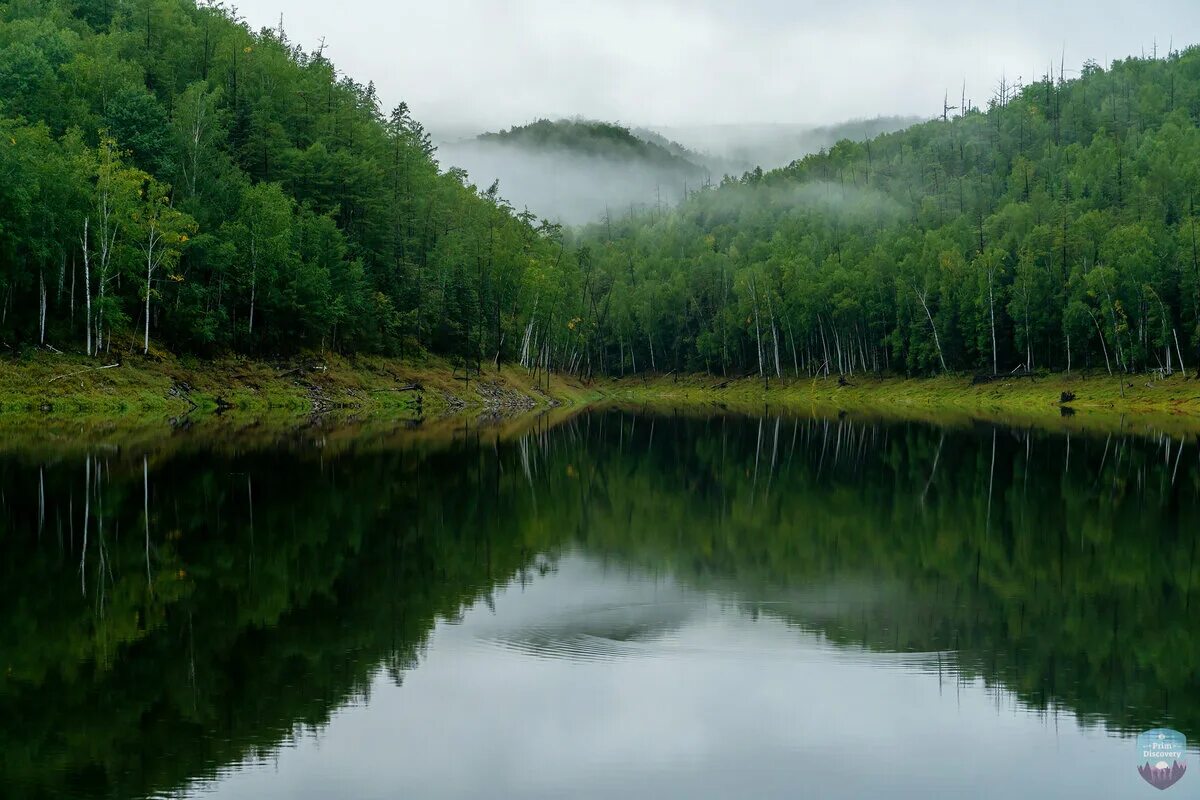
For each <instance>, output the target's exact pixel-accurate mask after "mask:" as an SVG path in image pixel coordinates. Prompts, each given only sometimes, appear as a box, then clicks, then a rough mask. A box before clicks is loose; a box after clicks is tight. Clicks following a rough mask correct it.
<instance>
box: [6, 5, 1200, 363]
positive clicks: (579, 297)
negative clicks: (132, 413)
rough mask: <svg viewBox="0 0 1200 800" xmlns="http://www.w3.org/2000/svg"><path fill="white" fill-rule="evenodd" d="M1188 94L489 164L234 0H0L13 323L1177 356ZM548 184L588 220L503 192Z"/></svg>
mask: <svg viewBox="0 0 1200 800" xmlns="http://www.w3.org/2000/svg"><path fill="white" fill-rule="evenodd" d="M1198 118H1200V49H1197V48H1190V49H1187V50H1183V51H1176V52H1172V53H1170V54H1169V55H1168V56H1167V57H1166V58H1147V57H1142V58H1129V59H1125V60H1121V61H1117V62H1115V63H1113V64H1112V65H1111V66H1109V67H1102V66H1100V65H1098V64H1095V63H1090V62H1089V63H1088V64H1087V65H1085V67H1084V69H1083V70H1082V73H1081V75H1080V77H1079V78H1077V79H1072V80H1064V79H1063V78H1062V76H1046V77H1044V78H1043V79H1041V80H1039V81H1036V82H1034V83H1031V84H1029V85H1028V86H1024V87H1012V86H1007V85H1006V86H1004V87H1003V88H1002V89H1000V90H999V91H998V93H997V95H996V96H995V97H994V98H992V99H991V101H990V102H989V103H988V105H987V107H986V108H971V109H969V110H967V112H966V113H965V114H962V115H961V116H958V117H954V118H951V119H949V120H946V121H943V120H936V121H931V122H926V123H922V124H919V125H915V126H912V127H910V128H907V129H905V130H903V131H898V132H893V133H884V134H881V135H879V136H876V137H874V138H870V139H867V140H865V141H853V140H842V141H840V142H838V143H837V144H835V145H833V146H832V147H829V148H827V149H826V150H825V151H822V152H819V153H815V154H812V155H809V156H806V157H804V158H802V159H800V160H797V161H794V162H793V163H791V164H789V165H788V166H787V167H783V168H780V169H776V170H773V171H767V172H763V171H762V170H760V169H756V170H753V171H751V172H748V173H746V174H744V175H743V176H742V177H740V178H726V179H724V180H721V181H720V184H719V185H715V186H712V185H709V183H708V182H707V181H706V180H704V179H703V178H702V177H701V176H699V175H697V174H696V170H697V165H695V164H694V163H693V162H692V161H690V160H688V159H687V158H686V157H685V156H684V155H683V154H682V153H680V152H675V151H674V150H673V149H672V148H671V147H668V146H666V145H664V144H662V143H661V142H659V141H657V140H654V141H647V140H645V139H641V138H639V137H637V136H636V135H634V134H633V133H632V132H630V131H628V130H626V129H624V128H620V127H619V126H612V125H605V124H602V123H585V122H575V123H565V124H564V123H546V122H541V123H535V124H534V125H532V126H526V127H525V128H518V129H515V130H509V131H506V132H503V133H500V134H496V135H495V136H493V137H484V139H482V140H480V141H478V142H477V144H478V145H480V146H483V147H489V148H491V147H498V148H502V149H503V150H504V151H505V153H504V157H507V156H508V155H509V154H510V153H511V151H514V150H518V151H526V150H527V149H528V148H527V145H528V146H530V147H533V148H534V149H535V156H536V158H535V160H534V161H533V162H530V163H533V164H534V165H535V166H536V167H537V169H533V170H532V171H531V172H530V173H529V174H530V175H531V176H532V177H531V178H530V184H529V186H528V187H522V186H520V185H519V183H518V182H516V181H513V180H510V179H505V180H502V181H501V182H500V184H499V185H495V184H494V183H493V177H491V176H489V177H487V178H486V179H485V178H484V177H482V176H485V175H488V170H486V169H482V170H481V169H475V170H472V171H471V172H470V173H469V175H470V178H468V174H467V173H464V172H463V171H461V170H456V169H445V171H439V166H438V159H440V161H441V163H442V164H443V165H445V164H452V163H454V161H453V159H452V158H448V154H447V152H445V151H443V152H442V153H436V151H435V148H434V146H433V144H432V142H431V140H430V137H429V135H428V134H427V133H426V132H425V129H424V128H423V127H422V126H421V124H420V123H418V122H417V121H416V120H414V119H413V118H412V116H411V115H410V114H409V112H408V109H407V107H406V106H405V105H404V104H402V103H401V104H399V105H398V106H397V107H395V108H394V109H393V110H392V111H391V112H388V113H385V112H384V111H383V110H382V109H381V107H380V103H379V99H378V97H377V94H376V92H375V89H374V87H373V86H372V85H371V84H369V83H368V84H366V85H363V84H359V83H357V82H355V81H353V80H351V79H349V78H347V77H344V76H341V75H339V74H338V73H337V71H336V68H335V67H334V65H333V64H331V63H330V62H329V60H328V59H327V58H325V56H324V55H323V54H322V53H320V52H316V53H312V52H306V51H305V50H304V49H302V48H300V47H298V46H296V45H295V44H293V43H292V42H290V41H289V40H288V38H287V35H286V33H285V32H284V31H283V30H263V31H260V32H258V33H253V32H251V31H250V30H248V29H247V27H246V25H245V24H244V23H242V22H240V21H238V20H237V19H235V18H234V17H233V16H232V12H230V11H228V10H226V9H224V8H222V7H217V6H209V5H205V6H204V7H198V6H197V5H196V4H195V3H194V2H191V1H190V0H148V2H147V3H146V4H144V5H143V6H139V8H138V10H137V11H136V13H135V12H133V11H132V10H130V9H129V8H128V7H126V6H123V5H120V4H108V3H99V2H90V0H89V1H87V2H85V1H83V0H48V1H47V2H42V3H36V4H29V3H0V175H3V176H4V177H5V180H4V181H2V182H0V350H2V351H3V352H4V353H5V354H11V355H13V356H18V355H20V354H21V353H23V352H27V351H29V350H31V349H32V348H37V347H42V348H54V349H57V350H64V351H68V352H74V353H80V352H83V353H87V354H88V355H90V356H91V357H93V358H99V357H101V356H102V357H103V358H104V362H105V363H109V362H110V361H111V360H115V359H117V358H118V357H130V356H134V355H137V354H141V357H146V358H155V357H158V355H159V354H160V353H161V351H162V350H170V351H175V352H180V353H188V354H195V355H200V356H204V357H213V356H221V355H228V354H250V355H253V356H257V357H260V358H273V357H276V356H280V355H287V354H289V353H294V352H297V351H301V350H306V349H307V350H311V349H329V350H335V351H339V352H341V353H345V354H353V353H380V354H386V355H398V356H401V357H404V356H406V355H412V354H414V353H418V352H430V353H433V354H436V355H441V356H443V357H445V358H447V359H449V360H450V361H451V362H452V363H453V365H454V368H455V369H459V370H462V369H468V370H471V371H472V372H478V371H480V370H481V369H482V368H483V367H484V365H486V364H493V365H500V364H504V363H513V362H515V363H519V364H521V365H523V366H525V367H526V368H530V369H534V368H536V369H539V370H542V369H550V370H557V371H563V372H570V373H573V374H576V375H582V376H591V375H596V374H608V375H616V376H620V375H623V374H627V373H629V372H631V371H632V372H643V371H647V370H648V371H657V372H671V371H702V370H707V371H711V372H714V373H718V374H725V375H730V374H746V373H756V374H759V375H760V376H762V377H770V376H775V377H782V376H784V375H785V374H792V375H818V374H819V375H823V376H825V375H831V374H834V373H844V374H857V373H861V372H890V373H901V374H910V375H922V374H929V373H947V372H980V373H993V372H999V373H1007V372H1010V371H1016V372H1029V371H1033V370H1038V369H1051V370H1078V369H1081V368H1090V369H1092V370H1098V371H1102V372H1104V373H1106V374H1108V373H1111V374H1117V373H1133V372H1146V371H1150V370H1156V371H1158V372H1159V373H1160V374H1162V375H1167V374H1171V373H1173V372H1177V371H1179V370H1180V369H1181V367H1182V365H1184V364H1188V365H1192V366H1191V367H1190V368H1189V372H1191V373H1192V374H1194V368H1195V365H1196V364H1197V361H1198V358H1197V353H1198V351H1200V255H1198V254H1200V244H1198V242H1200V231H1197V230H1196V228H1197V226H1196V218H1195V217H1196V210H1195V203H1194V192H1195V187H1196V186H1197V179H1198V178H1200V132H1198V131H1197V126H1196V123H1197V119H1198ZM667 133H668V134H669V132H667ZM669 138H671V139H673V138H675V137H673V136H670V137H669ZM689 152H691V151H689ZM547 153H552V154H553V156H552V157H547V156H546V154H547ZM449 155H452V154H449ZM631 159H632V162H631ZM506 163H507V162H506ZM629 163H635V164H636V166H635V167H634V168H632V169H633V171H632V173H629V172H625V171H623V170H624V169H625V167H623V166H621V165H622V164H626V165H627V164H629ZM547 168H549V172H547V171H546V170H547ZM538 170H542V171H541V172H538ZM501 174H503V173H501V172H500V171H498V170H497V171H494V172H493V173H492V175H501ZM631 175H632V176H633V177H635V178H637V179H638V181H640V182H636V181H635V182H633V183H631V181H630V177H631ZM472 179H473V180H477V181H478V182H479V184H480V185H481V186H487V187H489V188H488V189H486V190H484V191H480V190H479V189H478V188H476V187H475V186H473V185H471V183H470V180H472ZM631 185H632V186H633V187H634V191H635V196H633V197H629V196H628V194H626V195H623V196H621V202H620V204H619V205H618V204H617V203H616V202H615V201H614V200H612V199H610V197H611V195H610V194H609V192H610V191H611V192H616V191H622V192H628V191H629V187H630V186H631ZM685 189H686V192H685ZM534 190H542V191H548V192H550V197H551V199H553V197H554V196H555V195H554V193H555V192H557V193H560V194H559V195H558V196H560V197H563V198H568V199H569V198H584V199H585V200H587V201H588V202H589V203H590V206H583V205H580V206H574V207H571V208H570V209H568V210H567V213H561V214H559V215H558V216H559V218H560V219H566V220H567V221H575V220H581V219H590V220H592V224H591V225H588V226H586V227H584V228H582V229H580V230H577V231H573V230H564V229H563V228H561V227H560V226H558V225H555V224H551V223H544V222H539V221H538V216H539V215H548V214H549V212H547V211H543V210H542V209H543V208H552V207H554V205H553V203H552V202H548V203H546V204H545V205H541V204H535V203H532V202H531V203H528V205H529V208H530V209H531V211H529V212H525V211H518V209H523V208H524V206H525V205H526V204H527V203H526V202H523V200H522V194H523V193H525V192H526V191H534ZM685 195H686V196H687V199H686V200H685V201H684V202H683V203H682V205H680V206H679V207H678V208H674V207H673V204H674V203H675V202H676V201H677V200H678V199H680V198H682V197H684V196H685ZM514 207H515V208H514ZM156 351H158V353H156Z"/></svg>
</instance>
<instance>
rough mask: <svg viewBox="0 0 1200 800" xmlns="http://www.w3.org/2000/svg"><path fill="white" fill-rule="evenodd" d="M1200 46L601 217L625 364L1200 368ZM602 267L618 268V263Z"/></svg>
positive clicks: (773, 368) (836, 368)
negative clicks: (664, 207)
mask: <svg viewBox="0 0 1200 800" xmlns="http://www.w3.org/2000/svg"><path fill="white" fill-rule="evenodd" d="M1198 118H1200V49H1197V48H1191V49H1189V50H1186V51H1182V52H1174V53H1172V54H1171V55H1170V56H1168V57H1167V58H1166V59H1161V60H1160V59H1153V60H1152V59H1146V58H1140V59H1139V58H1130V59H1126V60H1124V61H1120V62H1116V63H1114V64H1113V65H1112V66H1111V68H1110V69H1107V70H1106V69H1103V68H1101V67H1100V66H1098V65H1096V64H1094V63H1088V64H1087V65H1085V67H1084V69H1083V71H1082V75H1081V77H1079V78H1078V79H1073V80H1063V79H1062V78H1061V76H1049V77H1046V78H1043V79H1042V80H1040V81H1038V82H1035V83H1033V84H1031V85H1029V86H1024V87H1019V86H1018V87H1014V86H1007V85H1001V87H1000V88H999V89H998V90H997V93H996V95H995V96H994V97H993V98H992V99H991V101H990V102H989V103H988V105H987V108H986V110H982V109H979V108H977V107H972V108H970V109H969V110H968V111H967V113H966V114H965V115H963V116H960V117H957V118H951V119H948V120H940V119H939V120H937V121H933V122H929V123H925V124H922V125H917V126H915V127H912V128H909V129H907V130H904V131H902V132H898V133H892V134H885V135H883V136H879V137H876V138H874V139H871V140H869V141H865V142H852V141H842V142H840V143H839V144H837V145H836V146H834V147H833V148H831V149H830V150H828V151H826V152H822V153H820V154H817V155H812V156H809V157H806V158H804V159H802V160H800V161H798V162H795V163H793V164H792V165H790V166H788V167H786V168H783V169H780V170H777V171H774V172H770V173H767V174H763V173H761V172H760V171H755V172H753V173H748V174H746V175H745V176H743V177H742V178H741V179H740V180H736V181H726V182H725V183H724V184H723V185H722V186H720V187H719V188H718V189H716V190H713V191H708V192H701V193H698V194H695V195H693V196H692V197H691V198H690V199H689V200H688V202H687V203H685V204H684V205H683V207H682V208H681V209H679V210H678V211H677V212H676V213H673V214H650V215H641V216H637V217H636V218H625V219H621V220H617V221H613V222H612V223H611V224H607V225H605V224H601V225H596V226H593V227H592V228H591V229H590V230H589V231H588V233H587V236H586V238H587V240H588V241H589V242H590V243H591V244H592V247H591V249H589V250H588V251H587V256H588V263H589V265H590V268H591V270H592V272H591V273H589V274H590V275H593V277H592V278H591V280H590V281H589V282H588V286H589V287H591V288H590V292H591V296H590V297H587V298H585V302H584V304H583V305H584V307H585V308H587V309H593V308H596V309H601V312H600V313H596V314H592V315H591V316H589V317H588V319H589V320H592V319H594V320H595V321H596V322H597V323H599V328H598V329H597V328H592V327H590V325H585V326H583V327H584V329H585V330H594V331H596V332H595V333H594V334H592V335H593V337H594V340H595V342H596V344H595V345H594V348H593V350H592V352H594V353H602V354H603V356H604V365H605V367H606V368H607V369H608V370H609V371H614V370H615V371H621V370H629V369H632V368H633V364H634V361H635V360H636V362H637V365H638V367H639V368H642V367H644V365H645V364H646V363H647V362H648V361H650V360H651V358H653V359H654V361H653V366H654V367H656V368H657V369H659V370H662V371H665V370H666V369H697V368H699V369H705V368H707V369H709V370H712V371H716V372H751V371H754V372H761V373H763V374H766V375H786V374H792V373H800V374H816V373H822V374H825V373H827V372H832V373H837V372H852V371H853V372H857V371H875V370H891V371H899V372H907V373H917V374H928V373H930V372H946V371H966V370H971V371H986V372H992V371H998V372H1009V371H1012V370H1019V369H1022V368H1023V369H1026V370H1029V369H1039V368H1050V369H1056V370H1058V369H1078V368H1081V367H1084V366H1088V367H1091V368H1094V369H1100V370H1104V369H1109V370H1111V371H1113V372H1116V371H1121V370H1128V371H1134V370H1150V369H1161V370H1163V371H1165V372H1169V371H1171V370H1172V369H1179V367H1180V361H1181V360H1182V361H1183V362H1184V363H1186V364H1190V365H1192V367H1194V366H1195V365H1196V363H1197V350H1198V349H1200V330H1198V311H1200V232H1198V231H1197V225H1196V215H1197V213H1200V212H1198V211H1197V209H1196V193H1197V192H1198V191H1200V183H1198V179H1200V132H1198V131H1197V127H1196V122H1197V119H1198ZM598 276H602V277H598Z"/></svg>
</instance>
